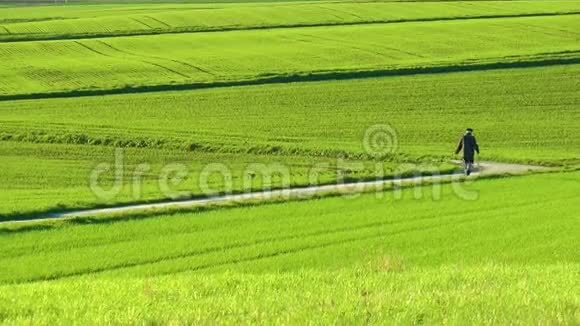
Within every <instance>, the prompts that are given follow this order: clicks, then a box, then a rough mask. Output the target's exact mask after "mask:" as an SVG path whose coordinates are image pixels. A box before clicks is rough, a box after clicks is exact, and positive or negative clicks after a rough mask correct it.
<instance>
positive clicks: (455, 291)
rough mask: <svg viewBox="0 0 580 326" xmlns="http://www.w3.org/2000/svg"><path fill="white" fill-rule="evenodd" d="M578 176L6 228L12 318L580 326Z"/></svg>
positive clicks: (3, 277) (5, 296) (8, 315)
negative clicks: (579, 325) (470, 196)
mask: <svg viewBox="0 0 580 326" xmlns="http://www.w3.org/2000/svg"><path fill="white" fill-rule="evenodd" d="M579 177H580V174H578V173H565V174H545V175H539V176H528V177H519V178H515V179H498V180H490V181H480V182H477V183H476V184H471V185H467V186H465V187H464V188H463V189H464V191H465V192H469V193H475V194H477V196H478V199H477V200H474V201H466V200H464V199H461V198H460V197H459V196H457V193H456V192H454V191H453V187H451V186H443V187H442V192H441V194H440V195H437V193H436V192H435V190H434V188H431V187H425V188H422V189H421V194H422V195H421V198H418V197H417V195H416V194H415V190H412V189H411V190H408V191H407V190H406V191H404V192H403V193H402V194H401V195H400V197H394V196H393V194H389V193H387V194H385V196H383V198H377V197H376V196H375V195H374V194H369V195H364V196H361V197H358V198H354V199H352V198H351V199H346V198H344V197H336V198H328V199H319V200H314V201H304V202H297V203H281V204H271V205H266V206H256V207H248V208H236V209H222V210H216V211H210V212H201V213H181V214H173V215H160V216H157V217H155V218H147V219H129V220H127V221H123V222H115V221H114V220H106V219H105V220H87V221H82V220H81V221H78V222H71V223H66V224H61V225H56V226H54V227H52V228H48V229H39V230H34V229H32V230H28V229H26V228H24V229H12V230H11V231H9V230H6V229H4V230H3V231H5V232H4V235H2V237H1V238H0V246H1V247H2V248H3V251H2V252H1V253H0V263H1V264H2V266H3V268H2V271H0V282H1V283H3V284H4V285H1V286H0V302H6V303H8V302H12V303H10V304H2V305H0V307H2V308H0V309H1V310H0V315H1V316H3V319H4V321H5V322H8V323H11V322H13V321H19V322H27V321H32V322H34V321H44V322H47V323H50V322H54V323H63V322H65V323H66V322H69V321H72V320H79V321H95V322H97V323H103V322H107V321H112V322H115V323H127V322H131V323H133V322H137V321H140V320H147V321H149V322H167V321H170V320H182V322H186V321H191V322H193V321H203V320H205V321H206V322H207V321H209V320H214V319H215V320H216V321H222V322H225V321H228V322H234V321H245V322H250V321H253V322H259V323H268V322H272V321H287V322H300V321H302V322H303V321H307V320H312V321H313V322H315V323H319V322H330V321H340V322H356V323H359V322H363V321H365V320H367V318H368V321H372V322H380V321H381V320H385V321H397V322H405V323H407V322H416V319H419V318H420V319H423V320H424V322H427V323H432V322H445V321H447V322H448V323H458V322H470V321H471V322H477V323H481V322H494V323H505V322H508V321H510V320H517V321H519V322H518V323H523V324H525V323H530V322H537V321H541V322H546V323H573V322H574V321H578V318H579V317H580V316H579V312H580V310H579V308H580V301H579V298H578V296H577V294H578V291H579V290H580V288H579V287H578V282H577V281H576V280H575V277H577V275H578V272H579V271H580V265H579V263H580V261H579V260H578V258H579V257H578V252H577V250H576V249H577V239H578V231H579V230H578V216H577V213H576V212H577V209H578V207H580V201H579V200H578V196H577V186H578V183H579V182H580V178H579ZM547 189H550V191H546V190H547ZM397 198H401V199H397ZM468 206H469V209H468V208H467V207H468ZM101 222H102V223H101ZM555 235H557V236H555ZM30 266H35V268H30ZM43 280H51V281H43ZM81 293H82V294H81ZM54 296H57V297H59V300H57V301H54V300H51V299H50V298H52V297H54ZM81 297H82V299H79V298H81ZM16 298H17V300H16V301H10V300H12V299H16ZM409 302H412V303H413V306H412V307H406V305H407V304H408V303H409ZM152 305H153V306H154V307H153V306H152ZM81 311H82V314H79V313H80V312H81Z"/></svg>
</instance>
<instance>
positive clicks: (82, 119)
mask: <svg viewBox="0 0 580 326" xmlns="http://www.w3.org/2000/svg"><path fill="white" fill-rule="evenodd" d="M577 76H578V66H576V65H572V66H558V67H551V68H528V69H513V70H496V71H482V72H468V73H467V72H466V73H454V74H432V75H417V76H407V77H396V78H395V77H391V78H377V79H364V80H351V81H335V82H316V83H307V84H285V85H264V86H252V87H238V88H228V89H213V90H200V91H183V92H165V93H150V94H135V95H118V96H106V97H85V98H72V99H50V100H32V101H16V102H2V103H0V121H1V122H2V129H1V130H0V138H1V139H3V140H9V141H6V142H2V143H0V155H1V156H2V163H3V166H4V167H5V168H4V169H2V171H1V172H0V177H1V179H2V182H1V183H0V198H2V199H3V204H2V205H1V208H0V214H2V215H14V214H21V213H30V212H36V211H43V210H50V209H58V208H60V209H62V208H65V207H66V208H74V207H89V206H94V205H104V204H108V205H111V204H115V203H119V202H128V201H132V200H138V201H143V200H153V199H164V198H167V196H166V195H165V194H163V193H162V192H161V191H160V188H159V185H158V180H157V179H158V177H159V175H160V173H159V171H160V170H161V168H162V166H163V165H164V164H167V163H185V164H186V166H187V168H188V170H189V171H190V175H189V177H188V179H187V180H184V181H183V182H182V183H180V184H178V185H176V186H175V190H179V191H186V193H187V194H190V195H200V194H204V193H203V192H202V191H200V186H199V181H198V180H199V173H200V171H202V170H203V168H204V166H205V164H208V163H224V164H226V165H227V166H228V167H229V168H231V171H232V174H233V177H234V179H233V182H234V184H233V185H234V187H233V190H236V191H240V190H242V189H243V187H242V185H243V182H244V177H243V171H244V170H245V169H246V167H247V166H248V164H250V163H265V164H270V163H280V164H284V165H286V166H287V167H288V168H289V172H290V174H291V184H292V185H303V184H306V183H308V182H309V181H308V178H309V170H310V169H311V168H312V167H313V166H315V165H316V164H318V163H328V164H329V166H328V168H325V169H324V172H323V173H322V174H323V175H322V180H323V181H324V182H330V181H331V180H333V178H336V176H337V175H338V172H339V171H340V170H342V171H346V173H347V175H346V176H347V177H349V178H354V179H356V178H358V179H360V178H368V177H371V176H372V175H373V174H375V173H376V172H375V171H376V169H375V163H374V162H373V160H372V157H371V156H369V155H366V153H365V150H364V148H363V144H362V143H363V139H364V133H365V129H367V128H369V127H371V126H373V125H375V124H383V123H384V124H390V125H391V126H392V127H393V128H395V130H396V132H397V135H396V137H397V141H398V150H397V152H396V153H395V154H394V155H393V156H388V157H384V158H381V161H384V165H385V175H393V174H397V173H400V172H404V171H405V170H408V169H410V168H409V167H402V168H401V167H398V164H399V163H402V162H417V163H429V164H431V165H432V167H436V168H437V167H438V168H441V169H447V168H448V166H446V164H445V163H444V162H445V161H446V160H448V159H449V158H451V157H452V155H451V153H452V151H453V150H454V146H455V143H456V141H457V138H458V137H459V135H460V133H461V131H462V130H463V129H464V128H465V126H474V127H475V128H476V133H477V136H478V137H479V140H480V143H481V148H482V156H481V159H487V160H504V161H516V162H534V163H536V164H541V163H552V164H564V163H566V162H570V163H571V162H573V161H574V160H577V159H578V153H577V152H575V151H574V150H572V149H573V148H578V147H580V138H579V137H578V131H577V128H576V121H577V120H578V117H579V114H580V111H579V110H578V106H577V105H576V103H578V101H579V97H578V92H577V89H578V82H577V80H578V79H577ZM481 94H485V96H482V95H481ZM498 118H501V123H498ZM32 143H36V144H32ZM59 143H61V144H60V145H59ZM114 146H121V147H127V148H128V149H127V151H126V158H125V163H127V166H126V168H125V173H126V176H125V179H124V189H123V190H122V192H121V193H120V194H119V196H117V197H115V198H113V199H99V198H95V197H94V195H93V193H92V192H91V190H90V189H89V188H88V186H87V184H88V182H89V177H90V174H91V171H92V170H93V169H94V167H95V166H96V165H97V164H99V163H103V162H105V163H114V149H113V147H114ZM140 147H143V148H140ZM339 157H347V158H350V159H351V160H361V161H364V162H366V163H365V165H364V166H363V167H361V168H356V167H349V166H351V165H350V163H345V165H347V166H345V167H343V168H342V169H341V167H340V166H337V161H336V160H337V158H339ZM141 163H147V164H150V165H151V170H150V171H149V172H148V173H146V174H145V176H144V178H143V179H144V186H143V188H142V194H141V195H140V196H137V197H134V196H133V195H132V191H133V190H132V182H133V177H132V173H133V172H134V170H135V167H136V166H137V165H138V164H141ZM418 168H419V169H422V170H426V169H428V168H429V167H428V166H426V165H422V166H419V167H418ZM393 169H394V170H393ZM400 169H403V171H401V170H400ZM105 178H106V179H105V180H106V182H105V184H111V182H112V178H113V176H112V173H111V174H108V175H105ZM256 182H258V183H259V182H260V180H258V179H257V180H256ZM211 185H212V187H215V189H220V190H223V180H221V178H218V177H217V175H216V176H215V178H214V179H213V180H212V181H211ZM277 185H280V183H277ZM187 194H185V195H187Z"/></svg>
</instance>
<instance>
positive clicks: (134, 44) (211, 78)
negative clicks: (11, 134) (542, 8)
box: [0, 16, 579, 96]
mask: <svg viewBox="0 0 580 326" xmlns="http://www.w3.org/2000/svg"><path fill="white" fill-rule="evenodd" d="M577 25H578V19H576V18H575V17H573V16H561V17H533V18H506V19H486V20H477V21H457V22H455V21H454V22H449V21H448V22H428V23H409V24H397V25H369V26H342V27H319V28H292V29H285V30H272V31H237V32H224V33H197V34H180V35H152V36H143V37H118V38H111V39H95V40H80V41H54V42H23V43H2V44H0V55H2V56H3V57H4V58H5V59H6V60H4V61H3V62H5V64H4V65H2V64H1V63H0V67H2V72H3V73H2V76H1V77H2V81H1V82H0V92H1V94H2V95H4V96H8V95H19V94H20V95H23V94H33V93H34V94H39V93H47V94H48V93H59V92H66V91H98V90H106V89H131V88H136V87H137V88H138V87H148V86H155V85H185V84H191V83H209V84H211V83H216V82H226V81H243V80H254V79H260V78H266V77H268V78H272V77H284V76H293V75H302V74H303V75H308V74H317V73H335V72H341V73H349V72H357V71H367V70H389V69H393V70H396V69H403V68H418V67H431V66H453V65H457V64H465V63H466V62H467V63H471V64H477V63H488V64H489V63H497V62H499V63H501V62H506V61H507V62H513V61H518V60H521V59H525V58H528V57H530V56H532V57H535V56H537V55H543V56H544V57H545V58H544V59H546V60H548V59H550V57H551V56H552V55H556V56H557V57H556V58H559V54H562V53H564V54H566V55H568V56H572V57H573V58H576V54H575V53H576V52H577V51H578V50H579V48H578V43H577V33H576V32H575V31H576V30H577V29H578V26H577ZM433 40H436V42H433ZM192 44H195V46H194V47H192ZM160 53H161V54H160ZM30 58H34V59H33V60H30ZM136 58H137V59H136ZM8 62H9V63H10V64H8Z"/></svg>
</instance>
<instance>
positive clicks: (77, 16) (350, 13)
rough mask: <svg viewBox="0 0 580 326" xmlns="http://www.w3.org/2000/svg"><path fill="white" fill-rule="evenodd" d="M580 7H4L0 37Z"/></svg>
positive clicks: (514, 4) (575, 5)
mask: <svg viewBox="0 0 580 326" xmlns="http://www.w3.org/2000/svg"><path fill="white" fill-rule="evenodd" d="M572 12H580V6H579V5H578V3H576V2H572V1H550V2H537V1H514V2H512V1H503V2H499V3H491V4H490V3H488V2H479V1H460V2H432V3H414V2H404V3H396V2H367V3H365V2H362V3H361V2H318V1H316V2H294V3H279V4H275V3H267V4H263V3H261V4H223V3H222V4H215V3H208V4H164V5H152V4H148V5H143V4H125V5H106V6H46V7H37V8H35V10H30V9H29V8H7V9H3V10H1V11H0V16H2V19H1V20H0V40H7V41H9V40H27V39H29V40H30V39H32V40H33V39H51V38H76V37H89V36H118V35H130V34H134V35H138V34H162V33H183V32H198V31H207V30H223V29H248V28H271V27H284V26H287V27H288V26H308V25H340V24H353V23H356V24H358V23H379V22H398V21H406V20H425V19H455V18H457V19H462V18H473V17H482V16H484V17H492V16H511V15H514V16H519V15H534V14H562V13H572Z"/></svg>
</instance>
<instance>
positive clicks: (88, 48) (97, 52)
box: [74, 41, 114, 58]
mask: <svg viewBox="0 0 580 326" xmlns="http://www.w3.org/2000/svg"><path fill="white" fill-rule="evenodd" d="M74 42H75V43H76V44H78V45H80V46H81V47H83V48H85V49H87V50H89V51H91V52H93V53H96V54H99V55H102V56H105V57H109V58H114V57H113V56H112V55H108V54H105V53H103V52H100V51H97V50H96V49H93V48H91V47H90V46H88V45H86V44H84V43H81V42H79V41H74Z"/></svg>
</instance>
